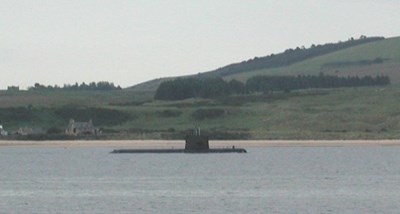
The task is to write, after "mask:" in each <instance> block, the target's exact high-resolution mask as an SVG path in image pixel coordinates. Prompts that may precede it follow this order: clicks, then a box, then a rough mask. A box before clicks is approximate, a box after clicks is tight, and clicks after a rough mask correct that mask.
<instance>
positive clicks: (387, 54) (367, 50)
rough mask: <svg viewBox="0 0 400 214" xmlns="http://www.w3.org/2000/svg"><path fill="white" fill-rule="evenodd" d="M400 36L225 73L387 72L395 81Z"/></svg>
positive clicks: (399, 72)
mask: <svg viewBox="0 0 400 214" xmlns="http://www.w3.org/2000/svg"><path fill="white" fill-rule="evenodd" d="M399 50H400V37H395V38H390V39H385V40H382V41H377V42H372V43H368V44H364V45H359V46H355V47H352V48H347V49H344V50H340V51H336V52H334V53H331V54H326V55H322V56H319V57H315V58H312V59H309V60H305V61H302V62H299V63H295V64H293V65H290V66H286V67H280V68H272V69H264V70H257V71H252V72H245V73H240V74H236V75H231V76H227V77H225V78H226V79H228V80H230V79H238V80H241V81H245V80H247V79H248V78H250V77H252V76H254V75H299V74H300V75H306V74H310V75H318V74H319V73H320V72H323V73H325V74H331V75H339V76H347V75H359V76H364V75H379V74H385V75H388V76H389V77H390V78H391V80H392V82H393V83H400V51H399ZM376 58H381V59H383V60H384V61H383V63H382V64H372V65H358V66H345V67H337V68H334V67H333V68H326V67H324V65H326V64H328V63H335V62H357V61H361V60H374V59H376Z"/></svg>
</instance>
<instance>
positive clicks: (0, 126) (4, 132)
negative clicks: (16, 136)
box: [0, 125, 8, 136]
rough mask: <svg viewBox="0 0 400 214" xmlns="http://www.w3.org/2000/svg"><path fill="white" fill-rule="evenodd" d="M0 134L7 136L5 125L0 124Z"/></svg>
mask: <svg viewBox="0 0 400 214" xmlns="http://www.w3.org/2000/svg"><path fill="white" fill-rule="evenodd" d="M0 135H1V136H7V135H8V132H7V131H6V130H4V128H3V125H0Z"/></svg>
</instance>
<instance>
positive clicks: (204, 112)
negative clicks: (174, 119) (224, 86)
mask: <svg viewBox="0 0 400 214" xmlns="http://www.w3.org/2000/svg"><path fill="white" fill-rule="evenodd" d="M224 114H225V110H224V109H216V108H211V109H198V110H196V111H194V112H193V113H192V117H193V118H194V119H196V120H204V119H214V118H218V117H221V116H223V115H224Z"/></svg>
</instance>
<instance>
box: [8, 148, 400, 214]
mask: <svg viewBox="0 0 400 214" xmlns="http://www.w3.org/2000/svg"><path fill="white" fill-rule="evenodd" d="M111 150H112V149H109V148H21V147H19V148H16V147H14V148H12V147H2V148H0V213H399V212H400V147H396V146H393V147H390V146H380V147H379V146H375V147H372V146H370V147H265V148H250V149H248V153H247V154H110V153H109V152H110V151H111Z"/></svg>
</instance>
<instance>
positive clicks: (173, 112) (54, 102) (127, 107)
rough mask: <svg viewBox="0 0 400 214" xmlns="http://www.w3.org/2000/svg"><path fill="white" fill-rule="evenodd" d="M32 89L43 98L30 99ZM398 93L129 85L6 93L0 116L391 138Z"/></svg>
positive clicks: (113, 127) (152, 132) (144, 133)
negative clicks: (186, 91)
mask: <svg viewBox="0 0 400 214" xmlns="http://www.w3.org/2000/svg"><path fill="white" fill-rule="evenodd" d="M31 95H32V96H34V97H35V98H40V99H39V101H41V102H39V101H38V102H33V100H32V99H26V98H27V97H31ZM398 96H400V86H390V87H364V88H342V89H320V90H315V89H313V90H300V91H294V92H291V93H274V94H253V95H247V96H244V95H243V96H233V97H225V98H220V99H215V100H209V99H188V100H184V101H174V102H172V101H154V100H151V94H137V93H133V92H131V91H114V92H103V93H95V92H85V93H81V92H71V93H60V92H53V93H50V92H47V93H43V94H42V93H38V92H35V93H33V92H20V93H12V94H10V93H6V92H2V93H1V97H3V98H7V99H8V100H9V101H10V102H9V103H8V105H7V106H5V105H3V106H2V107H1V108H0V120H1V123H2V125H4V127H5V128H6V129H7V130H9V131H13V130H16V129H17V128H19V127H24V126H28V127H42V128H44V129H50V128H57V129H59V130H64V129H65V128H66V126H67V123H68V120H69V118H70V117H73V118H74V119H75V120H77V121H86V120H88V119H93V122H94V124H95V125H96V126H98V127H100V128H102V129H103V132H104V135H103V137H102V138H105V139H108V138H113V139H134V138H135V139H172V138H178V139H182V138H183V136H184V135H185V133H187V132H188V130H189V129H190V128H192V127H193V126H194V125H199V126H201V127H202V130H203V131H204V132H203V133H207V134H209V135H210V136H211V138H212V139H383V138H392V139H393V138H399V137H400V132H399V130H400V109H399V108H398V106H400V99H397V97H398ZM11 100H12V101H11ZM11 106H12V107H11ZM10 115H11V116H10Z"/></svg>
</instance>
